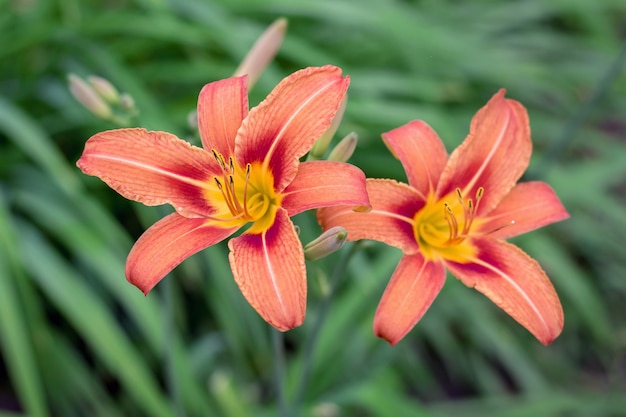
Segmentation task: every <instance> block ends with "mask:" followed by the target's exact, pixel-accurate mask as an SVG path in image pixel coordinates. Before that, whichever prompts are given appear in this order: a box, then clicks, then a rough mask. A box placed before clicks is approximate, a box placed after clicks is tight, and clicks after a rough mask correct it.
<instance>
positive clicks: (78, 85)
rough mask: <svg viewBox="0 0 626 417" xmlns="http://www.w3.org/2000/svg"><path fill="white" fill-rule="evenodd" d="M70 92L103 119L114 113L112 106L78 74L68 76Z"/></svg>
mask: <svg viewBox="0 0 626 417" xmlns="http://www.w3.org/2000/svg"><path fill="white" fill-rule="evenodd" d="M67 80H68V82H69V87H70V92H71V93H72V95H73V96H74V98H75V99H76V100H78V101H79V102H80V104H82V105H83V106H84V107H85V108H86V109H87V110H89V111H90V112H91V113H93V114H94V115H95V116H96V117H99V118H101V119H109V118H110V117H111V116H112V115H113V110H111V107H109V105H108V104H107V103H106V102H105V101H104V100H103V99H102V97H100V95H98V93H96V91H95V90H94V89H93V87H92V86H90V85H89V84H88V83H86V82H85V80H83V79H82V78H80V77H79V76H78V75H76V74H69V75H68V76H67Z"/></svg>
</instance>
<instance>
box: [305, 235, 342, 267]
mask: <svg viewBox="0 0 626 417" xmlns="http://www.w3.org/2000/svg"><path fill="white" fill-rule="evenodd" d="M347 238H348V232H347V231H346V229H344V228H343V227H341V226H336V227H331V228H330V229H328V230H327V231H325V232H324V233H322V234H321V235H319V236H318V237H317V238H316V239H315V240H313V241H311V242H309V243H308V244H307V245H306V246H305V247H304V256H305V258H306V259H308V260H309V261H316V260H318V259H322V258H324V257H326V256H328V255H330V254H331V253H334V252H337V251H338V250H339V249H341V247H342V246H343V245H344V243H346V239H347Z"/></svg>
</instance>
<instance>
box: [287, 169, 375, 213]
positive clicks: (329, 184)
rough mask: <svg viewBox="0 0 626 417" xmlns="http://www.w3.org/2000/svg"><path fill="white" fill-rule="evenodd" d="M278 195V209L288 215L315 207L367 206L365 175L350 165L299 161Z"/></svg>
mask: <svg viewBox="0 0 626 417" xmlns="http://www.w3.org/2000/svg"><path fill="white" fill-rule="evenodd" d="M282 195H283V201H282V207H283V208H284V209H286V210H287V212H288V213H289V216H294V215H296V214H298V213H301V212H303V211H305V210H310V209H316V208H319V207H328V206H338V205H349V206H352V207H359V206H369V198H368V197H367V190H366V188H365V174H363V171H361V170H360V169H359V168H357V167H355V166H354V165H350V164H346V163H342V162H331V161H311V162H302V163H301V164H300V165H299V167H298V174H297V175H296V176H295V178H294V179H293V181H292V182H291V184H289V185H288V186H287V188H285V191H283V194H282Z"/></svg>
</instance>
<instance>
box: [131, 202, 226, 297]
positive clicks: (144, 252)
mask: <svg viewBox="0 0 626 417" xmlns="http://www.w3.org/2000/svg"><path fill="white" fill-rule="evenodd" d="M235 230H237V229H236V228H231V229H225V228H220V227H215V226H213V225H211V224H210V222H209V221H208V220H207V219H203V218H193V219H189V218H187V217H183V216H181V215H180V214H178V213H172V214H170V215H169V216H166V217H164V218H163V219H161V220H159V221H158V222H157V223H155V224H154V225H152V227H150V228H149V229H148V230H146V231H145V232H144V234H143V235H141V237H140V238H139V240H137V242H136V243H135V245H134V246H133V248H132V249H131V251H130V253H129V254H128V259H127V260H126V279H127V280H128V281H129V282H130V283H131V284H133V285H134V286H136V287H137V288H139V289H140V290H141V291H142V292H143V293H144V294H148V292H150V290H151V289H152V288H153V287H154V286H155V285H156V284H157V283H158V282H159V281H160V280H161V279H163V277H165V275H167V274H168V273H169V272H170V271H171V270H172V269H174V268H175V267H176V266H177V265H178V264H180V263H181V262H182V261H183V260H185V259H186V258H188V257H190V256H191V255H193V254H194V253H196V252H199V251H201V250H202V249H204V248H207V247H209V246H211V245H214V244H216V243H218V242H221V241H222V240H224V239H226V238H227V237H228V236H230V235H231V234H233V233H234V232H235Z"/></svg>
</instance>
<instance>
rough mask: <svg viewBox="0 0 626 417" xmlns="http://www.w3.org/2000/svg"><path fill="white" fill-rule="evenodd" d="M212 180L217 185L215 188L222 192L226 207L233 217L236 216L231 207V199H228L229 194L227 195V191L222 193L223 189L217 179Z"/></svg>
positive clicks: (234, 210) (233, 208) (235, 211)
mask: <svg viewBox="0 0 626 417" xmlns="http://www.w3.org/2000/svg"><path fill="white" fill-rule="evenodd" d="M213 179H214V180H215V183H216V184H217V188H218V189H219V190H220V191H221V192H222V196H223V197H224V202H225V203H226V205H227V206H228V210H229V211H230V213H231V214H232V215H233V216H235V215H237V210H236V209H235V207H234V206H233V202H232V199H231V198H230V193H228V192H227V191H224V187H222V183H221V182H220V180H218V179H217V177H213Z"/></svg>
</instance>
